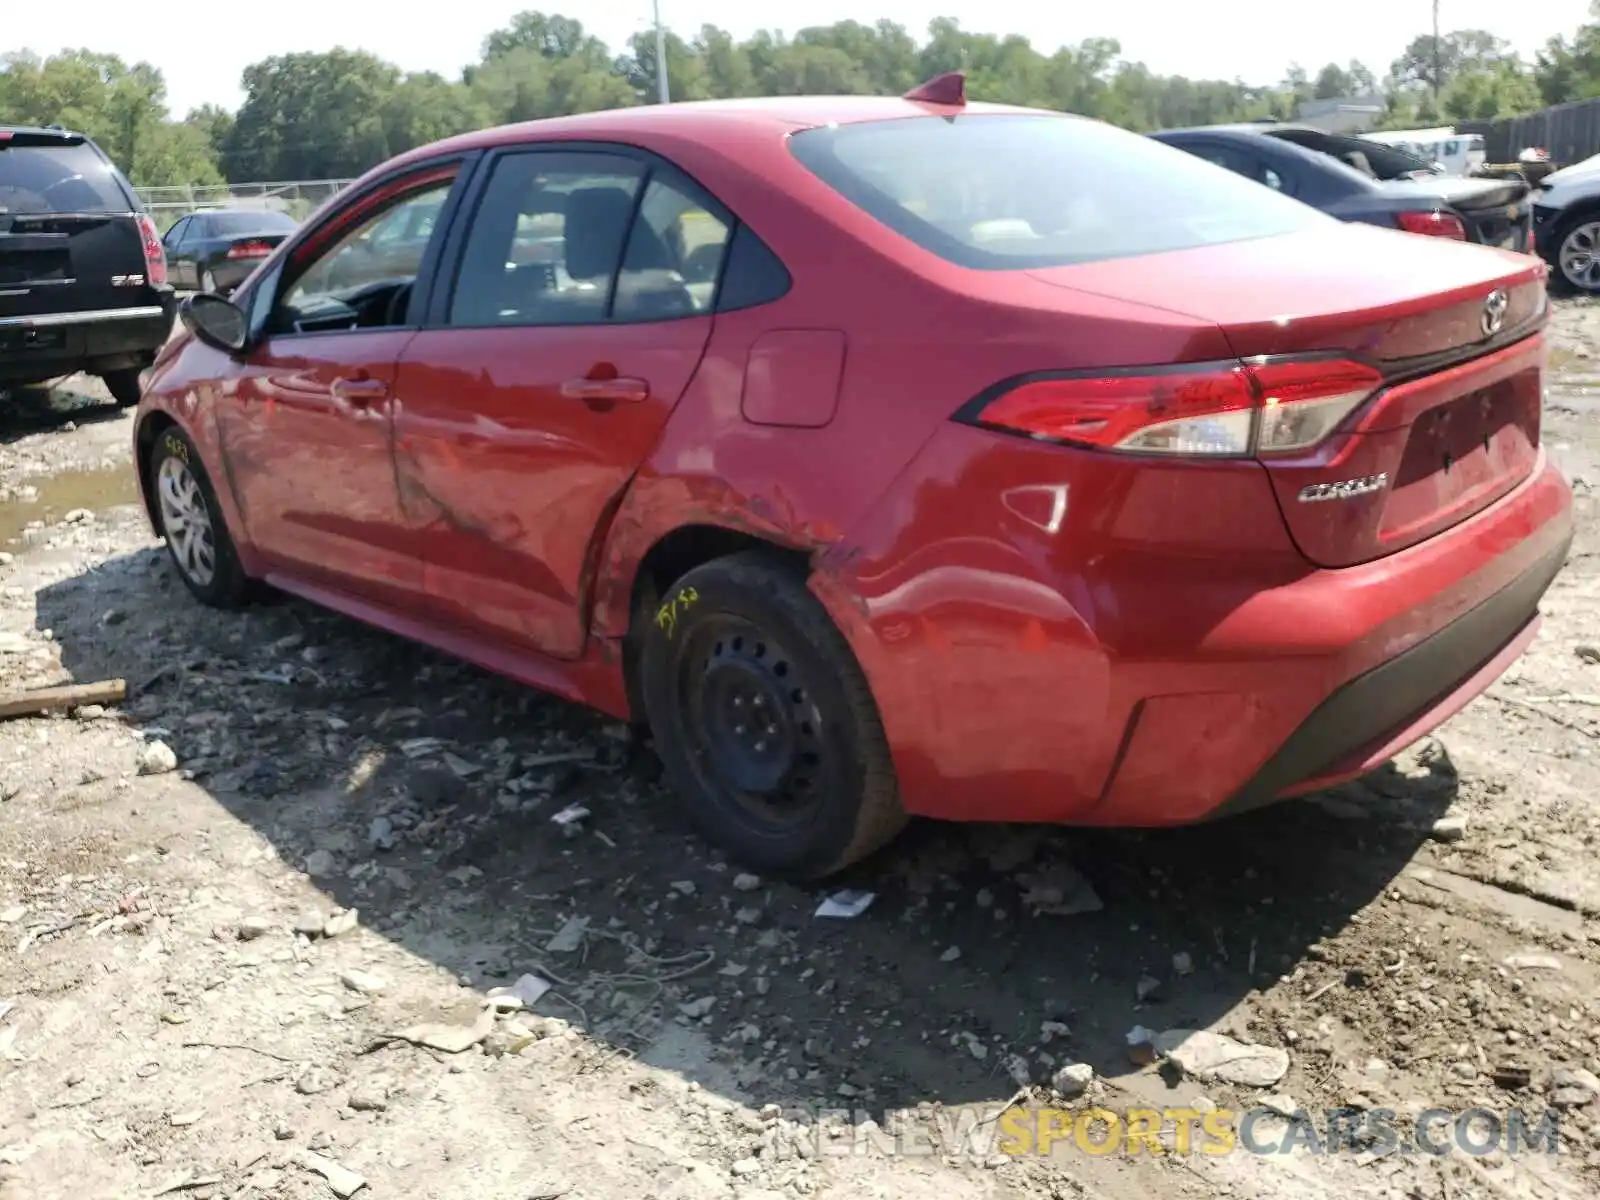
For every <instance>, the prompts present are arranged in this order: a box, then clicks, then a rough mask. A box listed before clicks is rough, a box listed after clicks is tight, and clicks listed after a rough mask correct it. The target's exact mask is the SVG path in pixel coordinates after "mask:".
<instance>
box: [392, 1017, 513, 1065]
mask: <svg viewBox="0 0 1600 1200" xmlns="http://www.w3.org/2000/svg"><path fill="white" fill-rule="evenodd" d="M493 1028H494V1009H492V1008H486V1009H484V1010H483V1012H481V1013H480V1014H479V1015H478V1019H477V1020H476V1021H475V1022H474V1023H473V1024H471V1025H447V1024H444V1023H442V1022H432V1021H430V1022H426V1023H424V1024H421V1025H412V1026H411V1027H410V1028H408V1029H402V1030H400V1031H399V1032H398V1033H394V1034H390V1035H389V1036H390V1037H394V1038H398V1039H400V1040H401V1041H403V1042H410V1043H411V1044H412V1045H414V1046H427V1047H428V1048H429V1049H432V1050H442V1051H444V1052H445V1053H446V1054H460V1053H461V1052H462V1051H464V1050H470V1049H471V1048H472V1047H473V1046H476V1045H477V1044H478V1043H479V1042H481V1041H483V1039H484V1038H486V1037H488V1036H489V1031H490V1030H491V1029H493Z"/></svg>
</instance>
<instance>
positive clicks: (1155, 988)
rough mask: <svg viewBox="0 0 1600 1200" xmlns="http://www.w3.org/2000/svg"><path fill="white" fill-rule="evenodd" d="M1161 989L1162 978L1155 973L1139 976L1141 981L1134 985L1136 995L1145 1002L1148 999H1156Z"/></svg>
mask: <svg viewBox="0 0 1600 1200" xmlns="http://www.w3.org/2000/svg"><path fill="white" fill-rule="evenodd" d="M1160 991H1161V980H1159V979H1157V978H1156V977H1155V976H1154V975H1150V974H1145V975H1141V976H1139V982H1137V983H1136V984H1134V985H1133V994H1134V997H1135V998H1136V999H1137V1000H1138V1001H1139V1003H1140V1004H1143V1003H1144V1002H1145V1001H1147V1000H1154V999H1155V998H1156V997H1157V995H1158V994H1159V993H1160Z"/></svg>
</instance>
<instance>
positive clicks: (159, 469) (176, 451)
mask: <svg viewBox="0 0 1600 1200" xmlns="http://www.w3.org/2000/svg"><path fill="white" fill-rule="evenodd" d="M149 471H150V478H151V480H153V481H154V484H155V493H156V504H155V509H156V521H157V526H158V531H159V532H160V534H161V536H162V537H163V538H164V539H166V543H167V551H168V553H170V554H171V555H172V563H173V566H175V567H177V568H178V577H179V578H180V579H182V580H183V584H184V586H185V587H187V588H188V589H189V591H191V592H192V593H194V596H195V598H196V599H197V600H199V601H200V602H201V603H202V604H208V605H210V606H212V607H213V608H237V607H239V606H240V605H242V604H244V603H246V602H247V601H248V600H249V599H250V596H251V592H252V590H253V588H252V581H251V580H250V578H249V577H248V576H247V575H245V573H244V568H243V567H242V566H241V565H240V563H239V554H238V551H237V550H236V549H235V548H234V544H233V538H232V537H230V536H229V534H228V526H227V524H226V522H225V521H224V520H223V517H222V509H221V506H219V505H218V504H217V494H216V492H215V490H213V488H212V486H211V480H210V478H209V477H208V476H207V475H206V471H205V468H204V467H203V466H201V465H200V454H199V452H198V451H197V450H196V449H195V447H194V443H193V442H192V441H190V440H189V436H188V435H187V434H185V433H184V432H183V430H181V429H179V428H178V427H177V426H176V425H174V426H171V427H170V428H167V429H164V430H162V431H161V433H160V434H158V435H157V436H156V441H155V445H154V446H152V447H151V448H150V461H149Z"/></svg>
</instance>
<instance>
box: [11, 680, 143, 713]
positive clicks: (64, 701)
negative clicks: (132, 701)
mask: <svg viewBox="0 0 1600 1200" xmlns="http://www.w3.org/2000/svg"><path fill="white" fill-rule="evenodd" d="M127 694H128V685H127V682H126V681H124V680H121V679H106V680H102V681H101V682H99V683H69V684H66V685H64V686H62V687H47V688H35V689H33V690H32V691H28V692H0V721H8V720H10V719H11V718H13V717H36V716H38V715H39V714H40V713H47V712H55V711H58V710H60V709H63V708H78V707H79V706H80V705H84V704H119V703H121V702H122V700H123V699H124V697H126V696H127Z"/></svg>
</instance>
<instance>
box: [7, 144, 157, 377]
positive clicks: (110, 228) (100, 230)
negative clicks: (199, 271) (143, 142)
mask: <svg viewBox="0 0 1600 1200" xmlns="http://www.w3.org/2000/svg"><path fill="white" fill-rule="evenodd" d="M176 307H177V306H176V302H175V300H174V297H173V291H172V288H171V286H169V285H168V283H167V259H166V254H165V252H164V251H163V250H162V248H161V237H160V235H159V234H158V233H157V232H156V227H155V223H154V222H153V221H151V220H150V218H149V216H148V215H146V213H145V212H144V210H143V208H142V207H141V205H140V203H139V198H138V196H137V195H135V194H134V190H133V188H132V186H131V185H130V184H129V183H128V181H127V179H125V178H124V177H123V175H122V172H121V171H119V170H117V168H116V167H115V166H114V165H113V164H112V162H111V160H110V159H109V158H107V157H106V155H105V153H104V152H103V151H102V150H101V149H100V147H99V146H96V145H95V144H94V142H92V141H90V140H89V139H88V138H87V137H85V136H84V135H83V134H81V133H71V132H69V131H67V130H65V129H59V128H50V129H33V128H27V127H21V126H13V125H0V392H3V391H4V390H5V389H8V388H13V387H20V386H23V385H25V384H30V383H42V382H44V381H45V380H47V379H54V378H56V377H57V376H60V375H70V374H73V373H74V372H77V371H87V372H88V373H89V374H91V375H98V376H100V378H102V379H103V380H105V383H106V387H107V388H108V389H109V390H110V392H111V395H112V396H113V397H114V398H115V399H116V401H117V403H118V404H120V405H123V406H124V407H130V406H132V405H134V404H137V403H138V402H139V373H140V372H141V371H143V370H144V369H145V368H146V367H148V366H149V365H150V364H151V363H152V362H154V361H155V356H156V351H158V350H159V349H160V348H161V346H162V345H163V343H165V342H166V340H167V336H168V334H170V333H171V332H172V318H173V315H174V313H175V311H176Z"/></svg>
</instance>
